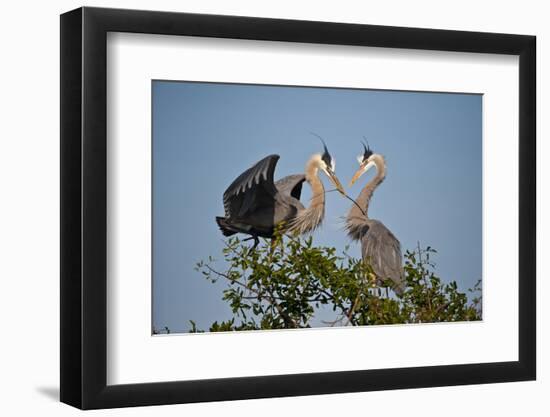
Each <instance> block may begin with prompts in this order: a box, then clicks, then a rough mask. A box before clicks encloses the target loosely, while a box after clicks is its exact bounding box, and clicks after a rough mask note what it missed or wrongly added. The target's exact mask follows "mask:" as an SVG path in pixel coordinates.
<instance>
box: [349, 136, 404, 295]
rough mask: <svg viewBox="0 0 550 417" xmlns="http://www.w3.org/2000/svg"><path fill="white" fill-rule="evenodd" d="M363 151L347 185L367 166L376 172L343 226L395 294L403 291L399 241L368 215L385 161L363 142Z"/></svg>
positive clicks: (382, 179)
mask: <svg viewBox="0 0 550 417" xmlns="http://www.w3.org/2000/svg"><path fill="white" fill-rule="evenodd" d="M363 148H364V152H363V154H362V155H360V156H359V157H358V158H357V159H358V161H359V169H358V170H357V171H356V172H355V175H354V176H353V178H352V179H351V182H350V187H351V186H352V185H353V184H354V183H355V182H356V181H357V180H358V179H359V178H360V177H361V176H362V175H363V174H365V173H366V172H367V171H368V170H369V169H370V168H372V167H375V168H376V175H375V176H374V178H373V179H371V180H370V181H369V182H368V183H367V185H365V187H364V188H363V189H362V190H361V193H359V196H358V197H357V199H356V200H355V201H356V204H354V205H352V206H351V209H350V211H349V213H348V216H347V218H346V229H347V231H348V235H349V236H350V237H351V239H353V240H358V241H360V242H361V255H362V258H363V261H364V262H367V263H368V264H369V265H370V266H371V267H372V269H373V271H374V274H375V275H376V281H377V283H378V284H380V283H381V282H382V281H383V280H386V279H390V280H391V281H392V282H393V289H394V291H395V292H396V293H397V294H401V293H402V292H403V290H404V279H403V266H402V257H401V244H400V243H399V240H397V238H396V237H395V236H394V235H393V233H392V232H390V230H389V229H388V228H387V227H386V226H384V224H383V223H382V222H380V221H378V220H374V219H370V218H369V217H368V210H369V203H370V199H371V197H372V194H373V193H374V190H376V188H377V187H378V186H379V185H380V184H381V183H382V182H383V181H384V179H385V178H386V161H385V159H384V157H383V156H382V155H379V154H376V153H373V152H372V151H371V150H370V148H369V146H368V145H363Z"/></svg>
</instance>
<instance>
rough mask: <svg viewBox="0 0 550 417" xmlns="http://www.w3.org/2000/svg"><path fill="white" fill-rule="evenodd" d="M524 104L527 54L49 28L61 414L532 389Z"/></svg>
mask: <svg viewBox="0 0 550 417" xmlns="http://www.w3.org/2000/svg"><path fill="white" fill-rule="evenodd" d="M535 102H536V100H535V38H534V37H532V36H525V35H508V34H492V33H474V32H458V31H446V30H432V29H415V28H398V27H384V26H371V25H356V24H341V23H327V22H311V21H292V20H277V19H263V18H251V17H236V16H214V15H197V14H185V13H168V12H151V11H135V10H115V9H99V8H80V9H77V10H74V11H71V12H68V13H66V14H63V15H62V16H61V164H62V166H61V209H62V212H61V220H62V221H61V238H62V239H61V266H62V268H61V312H60V313H61V401H63V402H65V403H67V404H71V405H73V406H76V407H79V408H83V409H90V408H110V407H123V406H138V405H154V404H173V403H185V402H199V401H216V400H232V399H247V398H262V397H276V396H296V395H312V394H324V393H341V392H353V391H369V390H386V389H399V388H417V387H433V386H444V385H460V384H479V383H493V382H505V381H522V380H532V379H535V375H536V371H535V370H536V352H535V337H536V335H535V328H536V317H535V278H536V277H535V245H536V240H535V235H536V233H535V232H536V224H535V214H536V213H535V200H536V195H535ZM243 357H246V360H243Z"/></svg>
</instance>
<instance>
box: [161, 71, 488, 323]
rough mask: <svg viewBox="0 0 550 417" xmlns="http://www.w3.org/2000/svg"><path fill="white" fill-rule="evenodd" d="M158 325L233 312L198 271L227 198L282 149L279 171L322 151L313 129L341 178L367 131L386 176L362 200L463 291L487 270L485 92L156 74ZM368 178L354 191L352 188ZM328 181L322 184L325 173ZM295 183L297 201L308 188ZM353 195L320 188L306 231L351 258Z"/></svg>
mask: <svg viewBox="0 0 550 417" xmlns="http://www.w3.org/2000/svg"><path fill="white" fill-rule="evenodd" d="M152 91H153V261H154V266H153V325H154V327H156V328H163V327H164V326H168V327H169V328H170V329H171V330H172V331H173V332H179V331H187V330H188V329H189V320H194V321H195V322H196V323H197V325H198V326H199V327H200V328H208V326H209V324H211V323H212V322H213V321H215V320H218V321H219V320H226V319H229V318H231V311H230V309H229V308H228V307H227V305H226V303H224V302H223V301H222V300H221V296H222V290H223V288H225V286H226V284H225V283H224V282H222V281H218V283H217V284H214V285H213V284H211V283H209V282H207V281H206V280H205V279H203V278H202V276H201V275H200V274H199V273H197V272H196V271H194V270H193V267H194V266H195V264H196V262H197V261H199V260H201V259H206V258H207V257H208V256H209V255H212V256H214V257H219V255H220V253H221V249H222V247H223V236H222V235H221V233H220V232H219V230H218V228H217V226H216V223H215V221H214V218H215V216H220V215H223V205H222V195H223V192H224V191H225V189H226V188H227V186H228V185H229V184H230V183H231V182H232V181H233V179H234V178H235V177H237V176H238V175H239V174H240V173H241V172H242V171H244V170H245V169H247V168H248V167H250V166H251V165H252V164H254V163H255V162H256V161H258V160H259V159H261V158H263V157H264V156H266V155H269V154H272V153H276V154H279V155H280V156H281V158H280V160H279V163H278V164H277V168H276V170H275V180H277V179H279V178H281V177H283V176H285V175H289V174H295V173H301V172H303V170H304V166H305V162H306V161H307V159H308V158H309V157H310V156H311V155H312V154H313V153H316V152H321V151H322V148H321V145H320V143H319V140H318V139H317V138H316V137H314V136H313V135H311V134H310V133H309V132H315V133H317V134H319V135H321V136H322V137H323V138H324V139H325V141H326V142H327V145H328V148H329V151H330V152H331V154H332V156H333V157H334V158H335V160H336V174H337V176H338V177H339V178H340V180H341V182H342V183H343V184H344V185H346V186H347V184H348V183H349V180H350V179H351V177H352V175H353V173H354V172H355V171H356V170H357V168H358V163H357V160H356V157H357V155H358V154H360V153H361V150H362V145H361V144H360V141H361V140H362V137H363V136H365V137H367V139H368V140H369V143H370V146H371V148H372V149H373V151H374V152H376V153H380V154H382V155H384V156H385V158H386V163H387V177H386V180H385V181H384V183H382V185H381V186H380V187H379V188H378V189H377V190H376V192H375V194H374V196H373V198H372V200H371V206H370V209H369V215H370V217H372V218H375V219H378V220H380V221H382V222H383V223H384V224H385V225H386V226H387V227H388V228H389V229H390V230H391V231H392V232H393V233H394V234H395V236H396V237H397V238H398V239H399V240H400V242H401V246H402V249H403V252H405V250H406V249H413V248H414V247H416V244H417V242H418V241H420V243H421V245H422V246H427V245H430V246H432V247H434V248H436V249H437V251H438V254H437V256H436V257H435V258H434V259H435V262H436V263H437V270H436V272H437V274H438V275H439V276H440V277H441V278H442V279H443V280H444V281H451V280H456V281H457V283H458V285H459V288H460V289H461V290H464V291H465V290H466V289H467V288H470V287H472V286H473V285H474V284H475V282H476V281H477V280H478V279H480V278H481V270H482V96H481V95H472V94H447V93H419V92H399V91H381V90H353V89H333V88H309V87H281V86H259V85H237V84H216V83H189V82H171V81H153V85H152ZM372 175H374V170H372V172H369V174H368V175H366V176H364V177H362V178H361V179H360V180H359V181H358V182H357V183H356V184H355V185H354V186H353V187H352V188H347V192H348V194H349V195H350V196H352V197H355V196H357V194H358V193H359V191H360V190H361V188H362V187H363V186H364V185H365V184H366V182H367V181H368V179H369V178H371V176H372ZM323 181H324V182H325V185H326V188H327V189H332V188H333V187H332V186H331V184H329V183H328V181H327V180H326V178H323ZM310 195H311V194H310V191H309V189H308V186H307V185H306V186H304V191H303V192H302V201H303V202H304V203H305V204H306V205H307V204H308V200H309V197H310ZM350 204H351V202H350V201H349V200H346V199H344V198H342V197H341V196H339V195H338V194H337V193H328V194H327V207H326V214H325V222H324V225H323V227H322V229H320V230H319V231H317V232H315V235H314V241H315V242H316V243H317V244H319V245H330V246H334V247H336V248H338V249H340V250H341V249H343V248H344V247H345V246H346V245H349V244H351V250H350V252H351V254H354V255H356V256H357V257H360V248H359V245H357V244H356V243H352V242H350V240H349V239H348V238H347V236H346V234H345V233H344V231H343V222H342V216H344V215H345V214H346V213H347V211H348V209H349V206H350Z"/></svg>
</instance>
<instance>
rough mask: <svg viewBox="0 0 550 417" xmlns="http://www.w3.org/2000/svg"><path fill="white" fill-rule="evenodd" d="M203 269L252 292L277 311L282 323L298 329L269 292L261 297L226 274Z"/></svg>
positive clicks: (209, 267)
mask: <svg viewBox="0 0 550 417" xmlns="http://www.w3.org/2000/svg"><path fill="white" fill-rule="evenodd" d="M205 267H206V268H207V269H208V270H209V271H210V272H212V273H214V274H216V275H218V276H221V277H224V278H225V279H227V280H229V281H231V282H234V283H235V284H238V285H240V286H241V287H243V288H246V289H247V290H248V291H250V292H252V293H253V294H256V295H257V296H258V297H260V298H262V299H263V300H264V301H267V302H268V303H270V304H271V305H273V306H275V308H276V309H277V311H278V312H279V314H280V315H281V317H282V318H283V321H284V322H285V323H286V324H287V325H290V326H291V327H298V325H297V324H296V322H295V321H294V320H293V319H292V317H290V316H289V315H288V314H287V313H286V312H285V311H284V310H283V309H282V308H281V306H280V305H279V304H278V303H277V301H276V300H275V298H274V297H273V295H272V294H271V292H270V291H269V290H268V289H266V291H267V292H268V294H269V296H265V295H263V294H262V293H261V292H259V291H257V290H255V289H254V288H250V287H249V286H248V285H246V284H243V283H242V282H240V281H239V280H236V279H233V278H231V277H230V276H229V275H227V274H224V273H222V272H219V271H216V270H215V269H214V268H212V267H211V266H210V265H205Z"/></svg>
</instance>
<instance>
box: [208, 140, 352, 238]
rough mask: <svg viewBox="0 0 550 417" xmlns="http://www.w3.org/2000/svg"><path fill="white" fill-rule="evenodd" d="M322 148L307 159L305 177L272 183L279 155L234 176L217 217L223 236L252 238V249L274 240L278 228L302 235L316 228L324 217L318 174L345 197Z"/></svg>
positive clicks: (322, 188) (322, 191)
mask: <svg viewBox="0 0 550 417" xmlns="http://www.w3.org/2000/svg"><path fill="white" fill-rule="evenodd" d="M323 147H324V149H323V153H322V154H314V155H312V156H311V158H309V160H308V162H307V163H306V169H305V174H296V175H289V176H287V177H284V178H282V179H280V180H279V181H277V182H274V181H273V174H274V172H275V166H276V165H277V161H278V160H279V155H269V156H267V157H265V158H263V159H262V160H260V161H259V162H257V163H256V164H254V166H252V167H251V168H249V169H248V170H246V171H245V172H243V173H242V174H241V175H240V176H239V177H237V179H235V181H233V183H232V184H231V185H230V186H229V187H228V188H227V190H226V191H225V193H224V194H223V205H224V210H225V217H216V222H217V223H218V226H219V228H220V230H221V231H222V233H223V235H224V236H231V235H234V234H236V233H244V234H248V235H250V237H249V239H254V242H255V243H254V247H255V246H256V245H258V243H259V239H258V237H265V238H273V237H274V234H275V231H276V230H278V229H280V230H282V231H284V232H285V233H290V234H304V233H308V232H312V231H313V230H315V229H316V228H317V227H319V226H320V224H321V223H322V221H323V218H324V215H325V188H324V186H323V183H322V181H321V179H320V178H319V175H318V174H319V171H321V172H323V173H324V174H325V175H326V176H327V177H328V179H329V180H330V181H331V182H332V183H333V184H334V186H335V187H336V189H337V190H338V191H340V192H341V193H342V194H345V192H344V188H343V187H342V185H341V184H340V181H339V180H338V178H337V177H336V174H335V173H334V170H335V162H334V159H333V158H332V156H331V155H330V153H329V152H328V149H327V147H326V145H325V144H324V142H323ZM304 182H307V183H308V184H309V185H310V187H311V190H312V197H311V203H310V205H309V207H307V208H306V207H305V206H304V205H303V204H302V202H301V201H300V196H301V192H302V184H303V183H304Z"/></svg>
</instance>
